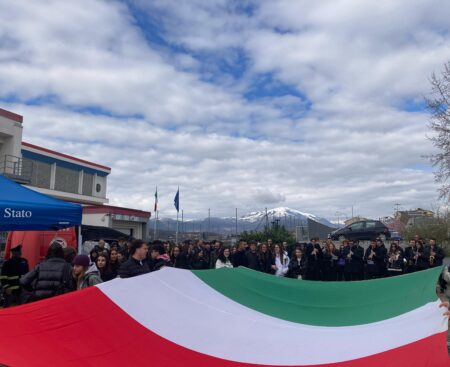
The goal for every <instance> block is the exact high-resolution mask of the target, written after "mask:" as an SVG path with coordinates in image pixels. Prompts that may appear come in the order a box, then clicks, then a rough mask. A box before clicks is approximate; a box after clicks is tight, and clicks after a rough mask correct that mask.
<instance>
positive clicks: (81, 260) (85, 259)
mask: <svg viewBox="0 0 450 367" xmlns="http://www.w3.org/2000/svg"><path fill="white" fill-rule="evenodd" d="M90 263H91V260H90V259H89V256H88V255H77V256H75V259H73V265H81V266H84V267H85V268H87V267H88V266H89V264H90Z"/></svg>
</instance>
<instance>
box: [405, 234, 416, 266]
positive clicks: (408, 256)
mask: <svg viewBox="0 0 450 367" xmlns="http://www.w3.org/2000/svg"><path fill="white" fill-rule="evenodd" d="M416 249H417V247H416V241H415V240H410V241H409V244H408V246H407V247H406V248H405V260H406V272H407V273H414V272H415V271H416V266H415V260H414V253H415V251H416Z"/></svg>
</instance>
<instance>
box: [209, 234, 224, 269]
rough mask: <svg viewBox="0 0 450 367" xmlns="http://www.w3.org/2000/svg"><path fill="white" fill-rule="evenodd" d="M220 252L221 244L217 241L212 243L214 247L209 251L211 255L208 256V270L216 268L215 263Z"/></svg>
mask: <svg viewBox="0 0 450 367" xmlns="http://www.w3.org/2000/svg"><path fill="white" fill-rule="evenodd" d="M221 251H222V242H220V241H219V240H216V241H214V245H213V247H212V249H211V253H210V256H209V267H210V269H214V268H215V267H216V261H217V259H218V257H219V255H220V252H221Z"/></svg>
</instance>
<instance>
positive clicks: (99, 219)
mask: <svg viewBox="0 0 450 367" xmlns="http://www.w3.org/2000/svg"><path fill="white" fill-rule="evenodd" d="M110 221H111V217H110V216H109V215H105V214H104V213H83V218H82V222H81V224H85V225H87V226H99V227H109V226H110Z"/></svg>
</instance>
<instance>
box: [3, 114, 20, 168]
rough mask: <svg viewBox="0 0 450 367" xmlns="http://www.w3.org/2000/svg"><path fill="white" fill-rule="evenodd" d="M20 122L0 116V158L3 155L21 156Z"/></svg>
mask: <svg viewBox="0 0 450 367" xmlns="http://www.w3.org/2000/svg"><path fill="white" fill-rule="evenodd" d="M22 130H23V129H22V124H21V123H20V122H16V121H13V120H10V119H8V118H6V117H3V116H0V136H1V138H2V144H1V145H0V159H1V160H3V157H4V156H5V155H12V156H15V157H19V158H20V157H22V150H21V149H22Z"/></svg>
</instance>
